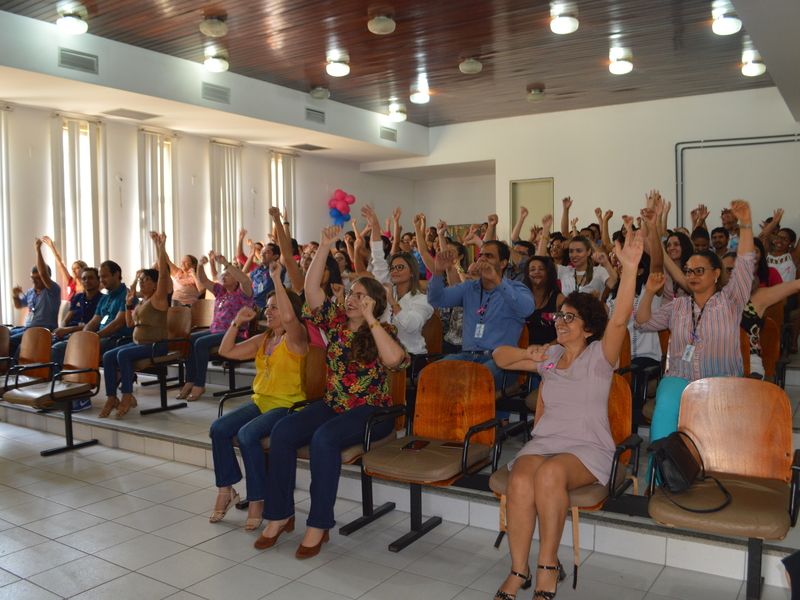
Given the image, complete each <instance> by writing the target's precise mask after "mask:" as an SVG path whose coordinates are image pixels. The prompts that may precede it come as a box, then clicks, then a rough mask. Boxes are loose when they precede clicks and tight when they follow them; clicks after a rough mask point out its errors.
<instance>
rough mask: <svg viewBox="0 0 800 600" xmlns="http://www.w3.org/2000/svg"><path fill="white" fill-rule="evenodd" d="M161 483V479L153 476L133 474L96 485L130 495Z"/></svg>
mask: <svg viewBox="0 0 800 600" xmlns="http://www.w3.org/2000/svg"><path fill="white" fill-rule="evenodd" d="M163 481H164V479H163V478H161V477H156V476H155V475H146V474H144V473H139V472H133V473H129V474H128V475H123V476H122V477H115V478H113V479H106V480H105V481H101V482H99V483H98V484H97V485H101V486H103V487H105V488H109V489H111V490H116V491H118V492H122V493H124V494H130V493H131V492H133V491H134V490H138V489H140V488H145V487H148V486H151V485H155V484H157V483H162V482H163Z"/></svg>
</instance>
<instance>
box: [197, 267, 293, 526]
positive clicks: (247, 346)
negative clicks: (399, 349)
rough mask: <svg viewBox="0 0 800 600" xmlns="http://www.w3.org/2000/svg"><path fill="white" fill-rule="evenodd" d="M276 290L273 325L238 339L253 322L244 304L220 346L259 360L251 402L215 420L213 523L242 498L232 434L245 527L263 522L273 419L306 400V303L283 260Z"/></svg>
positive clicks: (276, 270)
mask: <svg viewBox="0 0 800 600" xmlns="http://www.w3.org/2000/svg"><path fill="white" fill-rule="evenodd" d="M269 271H270V276H271V277H272V281H273V283H274V284H275V291H274V292H271V293H270V294H269V296H267V307H266V310H265V312H264V316H265V318H266V321H267V325H269V329H268V330H267V331H266V332H265V333H262V334H260V335H257V336H255V337H252V338H250V339H248V340H246V341H244V342H240V343H238V344H237V343H236V333H237V332H238V331H239V328H240V327H241V326H242V324H243V323H246V322H249V321H251V320H252V319H253V318H254V317H255V312H254V311H253V310H252V309H250V308H247V307H245V308H242V309H241V310H240V311H239V313H238V314H237V315H236V317H235V318H234V319H233V321H232V322H231V324H230V326H229V327H228V330H227V331H226V332H225V337H223V338H222V343H221V344H220V347H219V353H220V354H222V355H223V356H227V357H229V358H234V359H237V360H244V359H249V358H255V359H256V378H255V380H254V381H253V392H254V394H253V401H252V402H248V403H247V404H244V405H243V406H240V407H239V408H237V409H235V410H232V411H231V412H229V413H227V414H226V415H223V416H221V417H220V418H219V419H217V420H216V421H214V422H213V423H212V424H211V431H210V435H211V451H212V453H213V455H214V474H215V476H216V480H217V487H218V488H219V494H218V496H217V503H216V506H215V507H214V513H213V514H212V515H211V519H210V521H211V522H212V523H217V522H218V521H221V520H222V519H223V518H224V517H225V515H226V514H227V512H228V510H230V508H231V507H232V506H233V505H234V504H236V503H237V502H238V501H239V495H238V494H237V493H236V490H234V489H233V484H234V483H238V482H239V481H241V480H242V472H241V470H240V469H239V462H238V461H237V460H236V454H235V453H234V450H233V436H237V438H238V440H239V450H240V451H241V453H242V462H243V463H244V470H245V473H246V475H247V500H248V501H249V502H250V507H249V512H248V515H247V521H245V529H247V530H248V531H251V530H254V529H257V528H258V527H259V526H260V525H261V521H262V518H261V511H262V509H263V506H264V497H265V495H266V491H267V478H266V471H265V469H264V449H263V447H262V446H261V440H262V439H263V438H265V437H267V436H269V434H270V432H271V431H272V428H273V427H274V425H275V423H277V422H278V421H279V420H281V419H282V418H283V417H285V416H286V415H287V414H288V413H289V408H290V407H291V406H292V405H293V404H294V403H295V402H299V401H300V400H305V399H306V389H305V383H304V380H303V374H304V373H305V366H306V356H307V355H308V331H307V329H306V325H305V322H304V321H303V319H302V318H301V311H302V301H301V300H300V297H299V296H298V295H297V294H295V293H294V292H293V291H291V290H290V291H287V290H286V289H285V288H284V287H283V282H282V281H281V264H280V262H279V261H277V260H276V261H274V262H273V263H272V264H271V265H270V269H269Z"/></svg>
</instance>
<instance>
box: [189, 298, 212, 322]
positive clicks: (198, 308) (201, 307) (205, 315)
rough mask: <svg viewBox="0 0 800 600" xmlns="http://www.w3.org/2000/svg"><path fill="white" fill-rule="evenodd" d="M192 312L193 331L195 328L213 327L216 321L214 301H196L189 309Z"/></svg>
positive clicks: (203, 299) (204, 299) (205, 299)
mask: <svg viewBox="0 0 800 600" xmlns="http://www.w3.org/2000/svg"><path fill="white" fill-rule="evenodd" d="M189 310H190V311H191V312H192V329H194V328H195V327H200V328H203V327H211V321H213V320H214V300H213V299H211V300H209V299H207V298H202V299H200V300H196V301H195V302H194V303H193V304H192V307H191V308H190V309H189Z"/></svg>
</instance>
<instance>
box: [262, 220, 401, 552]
mask: <svg viewBox="0 0 800 600" xmlns="http://www.w3.org/2000/svg"><path fill="white" fill-rule="evenodd" d="M340 233H341V227H328V228H326V229H324V230H323V231H322V239H321V240H320V248H319V252H317V256H316V257H315V258H314V261H313V262H312V263H311V268H310V269H309V271H308V276H307V278H306V301H307V302H308V305H309V307H310V308H311V310H312V317H311V318H312V321H313V322H314V323H315V324H317V325H318V326H319V327H320V328H321V329H323V330H324V331H325V332H326V333H327V336H328V351H327V382H328V383H327V388H326V390H325V396H324V398H323V401H321V402H314V403H312V404H310V405H309V406H307V407H306V408H304V409H303V410H301V411H298V412H294V413H292V414H290V415H289V416H287V417H286V418H284V419H281V420H280V421H278V422H277V423H276V424H275V427H274V428H273V429H272V435H271V436H270V453H269V473H268V474H267V496H266V498H265V501H264V518H265V519H267V520H268V521H269V522H268V523H267V526H266V528H265V529H264V531H263V533H262V534H261V537H259V538H258V540H257V541H256V543H255V547H256V548H260V549H264V548H270V547H272V546H274V545H275V543H276V541H277V539H278V536H280V535H281V534H282V533H283V532H284V531H293V530H294V518H295V517H294V510H295V505H294V487H295V485H294V484H295V472H296V470H297V467H296V464H295V463H296V459H297V449H298V448H302V447H303V446H309V451H310V455H311V456H310V458H311V489H310V492H311V508H310V510H309V513H308V520H307V521H306V524H307V526H308V527H307V529H306V533H305V535H304V536H303V540H302V543H301V544H300V547H299V548H298V549H297V553H296V554H295V556H297V558H310V557H312V556H316V555H317V554H318V553H319V551H320V548H321V547H322V544H323V543H324V542H326V541H328V537H329V533H328V532H329V530H330V529H331V528H333V527H334V525H335V524H336V521H335V519H334V517H333V506H334V503H335V502H336V490H337V488H338V485H339V474H340V472H341V468H342V458H341V451H342V450H343V449H344V448H348V447H350V446H353V445H355V444H358V443H361V442H362V441H363V440H364V429H365V426H366V423H367V420H368V419H369V416H370V415H371V414H372V413H373V412H374V411H375V410H376V409H378V408H381V407H385V406H389V405H390V404H391V398H390V396H389V384H388V371H402V370H403V369H405V368H406V367H407V366H408V364H409V358H408V353H407V352H406V351H405V349H404V348H403V346H402V345H401V344H400V343H399V342H398V340H397V336H396V329H395V327H394V326H393V325H390V324H388V323H381V322H380V321H379V320H378V319H379V318H380V316H381V315H382V314H383V313H384V311H385V310H386V292H385V291H384V289H383V286H382V285H381V284H380V283H378V282H377V281H375V280H374V279H370V278H362V279H358V280H356V281H355V282H354V283H353V287H352V288H351V290H350V293H349V294H348V295H347V297H346V299H345V303H344V305H341V304H334V303H333V302H331V300H330V298H326V297H325V294H324V293H323V291H322V289H321V288H320V283H321V281H322V273H323V270H324V263H325V261H324V258H325V257H326V256H327V255H328V254H330V249H331V248H332V247H333V245H334V242H335V241H336V239H337V238H338V237H339V234H340ZM392 427H393V424H392V423H391V422H389V421H387V422H384V423H381V424H380V425H378V426H376V428H375V429H374V431H373V436H375V439H380V438H382V437H386V436H387V435H389V433H391V431H392Z"/></svg>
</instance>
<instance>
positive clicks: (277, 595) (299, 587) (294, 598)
mask: <svg viewBox="0 0 800 600" xmlns="http://www.w3.org/2000/svg"><path fill="white" fill-rule="evenodd" d="M264 600H349V599H348V597H347V596H342V595H340V594H335V593H333V592H331V591H328V590H321V589H319V588H317V587H314V586H312V585H306V584H305V583H300V582H299V581H292V582H291V583H289V584H288V585H285V586H283V587H282V588H280V589H278V590H276V591H274V592H272V593H271V594H269V595H268V596H265V597H264ZM409 600H410V599H409Z"/></svg>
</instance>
